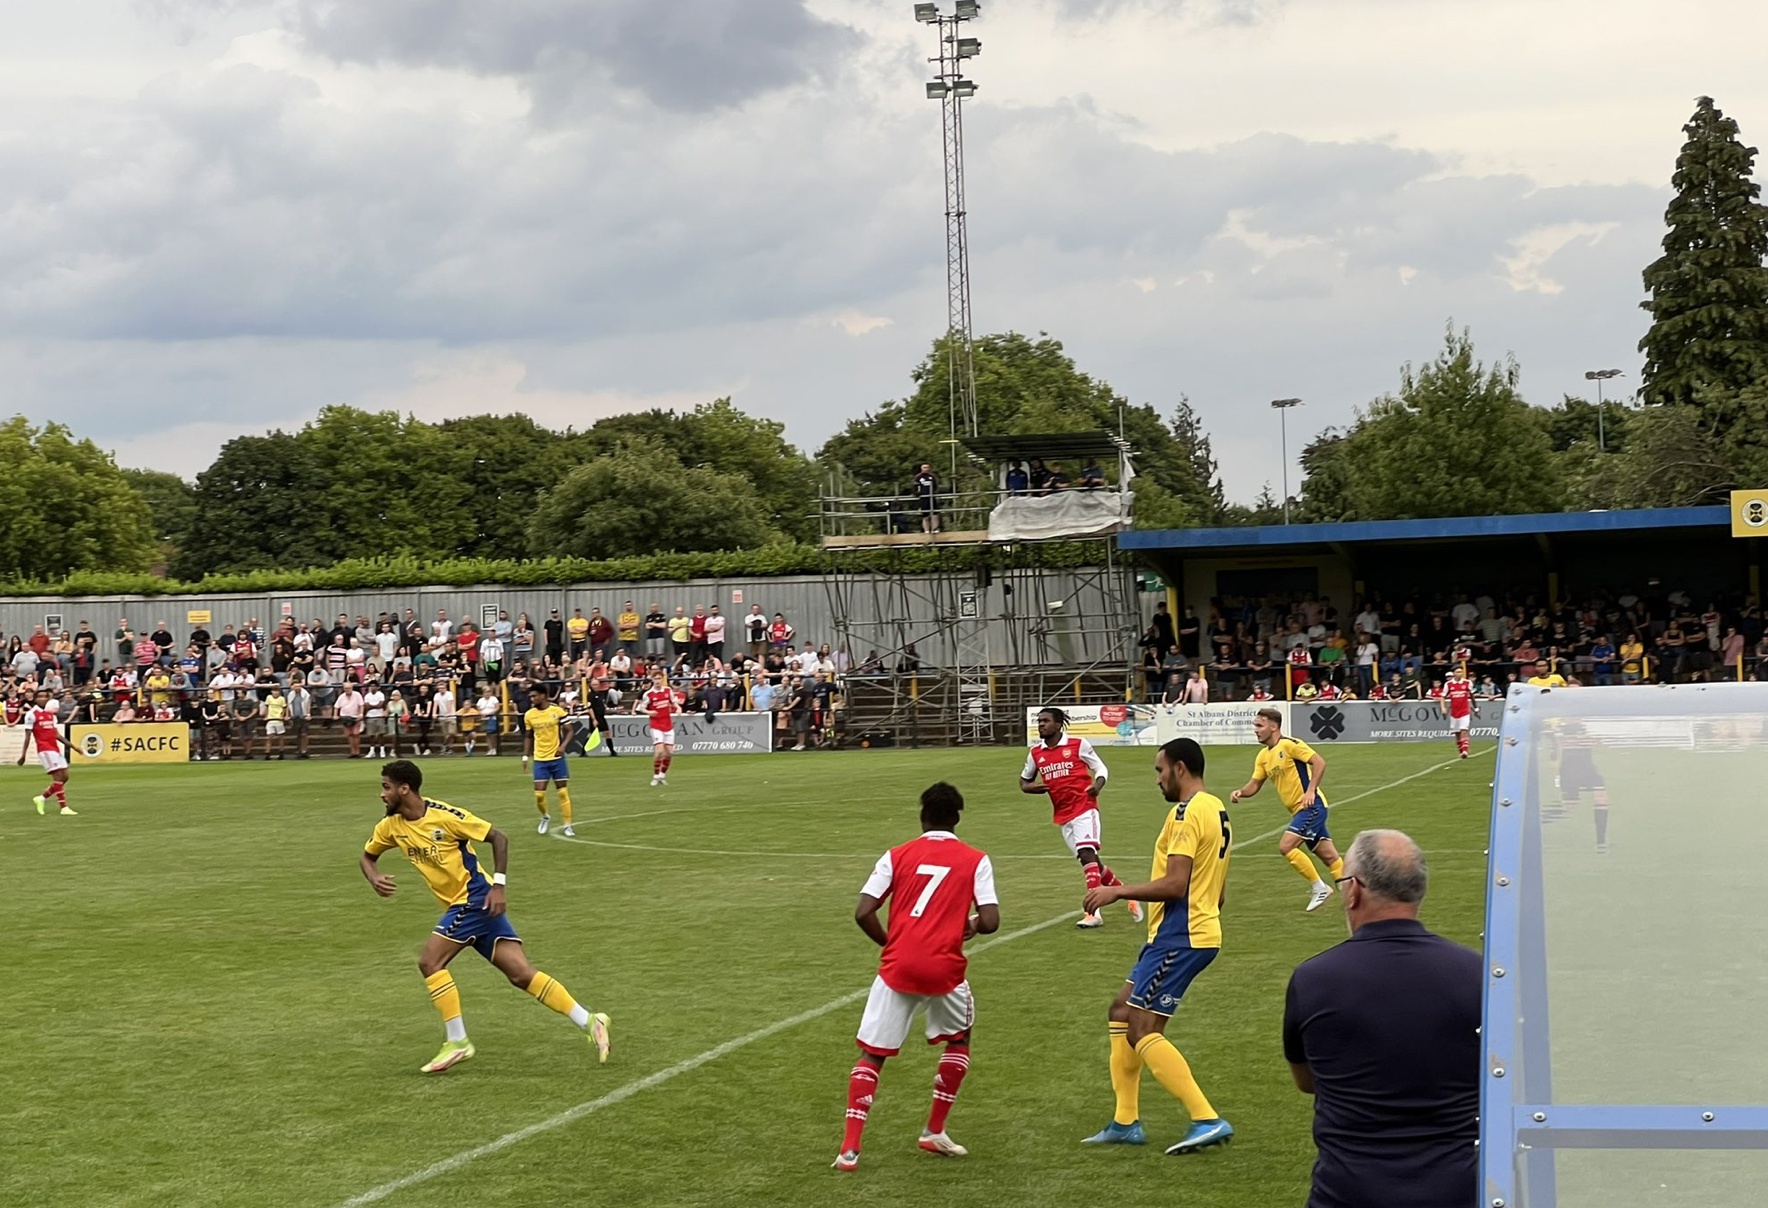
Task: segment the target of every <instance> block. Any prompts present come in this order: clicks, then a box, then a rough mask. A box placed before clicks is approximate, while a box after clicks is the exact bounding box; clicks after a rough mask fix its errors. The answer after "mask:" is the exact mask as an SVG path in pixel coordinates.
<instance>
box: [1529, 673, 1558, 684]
mask: <svg viewBox="0 0 1768 1208" xmlns="http://www.w3.org/2000/svg"><path fill="white" fill-rule="evenodd" d="M1529 684H1530V685H1531V686H1532V687H1536V688H1563V687H1565V676H1563V675H1560V674H1559V673H1558V672H1557V671H1556V672H1554V673H1553V674H1552V675H1531V676H1529Z"/></svg>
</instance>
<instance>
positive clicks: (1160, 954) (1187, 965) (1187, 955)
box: [1129, 944, 1221, 1016]
mask: <svg viewBox="0 0 1768 1208" xmlns="http://www.w3.org/2000/svg"><path fill="white" fill-rule="evenodd" d="M1220 951H1221V949H1220V948H1173V947H1169V946H1167V945H1165V944H1147V945H1144V946H1143V948H1142V955H1141V956H1139V957H1137V958H1136V967H1135V968H1134V969H1131V970H1130V976H1129V983H1130V997H1129V1003H1130V1006H1132V1007H1138V1008H1140V1009H1141V1010H1144V1011H1152V1012H1153V1013H1154V1014H1156V1015H1167V1016H1170V1015H1171V1014H1172V1013H1173V1012H1174V1011H1176V1010H1178V1008H1179V1000H1180V999H1182V998H1184V997H1185V991H1186V990H1188V989H1189V988H1190V986H1191V983H1192V981H1194V980H1195V979H1196V977H1197V975H1198V974H1199V973H1202V972H1203V971H1204V970H1205V969H1207V968H1209V962H1211V961H1213V960H1214V959H1215V958H1216V953H1218V952H1220Z"/></svg>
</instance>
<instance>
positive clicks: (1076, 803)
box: [1019, 705, 1142, 928]
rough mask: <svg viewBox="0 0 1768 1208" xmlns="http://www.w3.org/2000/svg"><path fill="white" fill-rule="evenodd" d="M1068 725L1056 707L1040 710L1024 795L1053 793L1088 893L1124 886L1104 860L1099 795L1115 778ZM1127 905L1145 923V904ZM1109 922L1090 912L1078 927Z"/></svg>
mask: <svg viewBox="0 0 1768 1208" xmlns="http://www.w3.org/2000/svg"><path fill="white" fill-rule="evenodd" d="M1067 725H1068V714H1066V713H1064V712H1063V711H1062V710H1060V709H1058V708H1056V707H1055V706H1054V705H1051V706H1050V707H1049V708H1047V709H1040V710H1038V715H1037V736H1038V741H1037V745H1035V746H1033V747H1032V748H1031V751H1030V752H1029V753H1028V754H1027V755H1026V756H1025V766H1024V767H1023V768H1022V769H1020V772H1019V791H1020V792H1022V793H1048V794H1049V795H1050V809H1051V811H1052V818H1051V821H1053V822H1054V823H1055V824H1056V825H1057V826H1058V827H1060V828H1061V830H1062V841H1063V842H1064V843H1066V844H1068V850H1069V851H1070V852H1071V853H1073V855H1074V856H1075V858H1076V859H1078V860H1079V861H1080V867H1081V872H1082V873H1084V874H1085V875H1086V878H1087V888H1088V889H1097V888H1099V886H1101V885H1121V884H1123V882H1122V881H1119V880H1118V879H1117V876H1116V874H1114V873H1113V872H1112V871H1111V869H1109V868H1108V867H1106V866H1105V865H1104V864H1101V863H1100V862H1099V793H1100V792H1101V791H1102V790H1103V789H1104V788H1105V781H1106V779H1107V778H1108V777H1109V775H1110V774H1109V773H1108V772H1107V771H1106V770H1105V761H1104V760H1102V759H1100V758H1099V756H1098V753H1097V752H1095V751H1094V750H1093V744H1092V743H1090V742H1088V741H1087V740H1086V739H1084V738H1069V737H1068V736H1067V735H1066V734H1064V733H1063V729H1064V728H1065V727H1066V726H1067ZM1126 901H1127V900H1126ZM1127 904H1128V906H1129V908H1130V917H1132V918H1134V919H1135V920H1136V921H1137V922H1141V920H1142V907H1141V905H1140V904H1139V903H1137V902H1127ZM1104 922H1105V920H1104V919H1102V918H1100V917H1099V916H1098V915H1096V914H1087V915H1082V916H1081V920H1080V922H1078V923H1076V924H1075V926H1076V927H1088V928H1091V927H1098V926H1102V925H1103V924H1104Z"/></svg>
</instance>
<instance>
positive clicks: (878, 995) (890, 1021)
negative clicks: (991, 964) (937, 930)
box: [858, 977, 976, 1057]
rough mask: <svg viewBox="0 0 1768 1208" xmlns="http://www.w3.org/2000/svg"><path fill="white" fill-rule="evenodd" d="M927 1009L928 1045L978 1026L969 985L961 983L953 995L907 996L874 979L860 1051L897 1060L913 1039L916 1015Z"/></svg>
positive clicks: (862, 1021) (861, 1027)
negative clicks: (910, 1032)
mask: <svg viewBox="0 0 1768 1208" xmlns="http://www.w3.org/2000/svg"><path fill="white" fill-rule="evenodd" d="M923 1006H925V1007H926V1008H927V1043H928V1044H940V1043H942V1042H944V1041H947V1040H950V1039H952V1038H953V1037H954V1036H959V1035H962V1034H963V1033H965V1032H968V1031H969V1030H970V1027H971V1025H973V1024H974V1023H975V1022H976V1000H975V999H974V998H972V997H971V995H970V983H969V982H967V981H962V982H959V983H958V985H957V988H956V989H954V990H953V991H952V992H951V993H950V994H938V995H932V994H903V993H901V992H900V991H897V990H892V989H891V988H890V987H889V986H887V985H885V984H884V979H883V978H882V977H874V978H873V979H872V992H871V993H870V994H868V995H866V1010H865V1014H863V1015H861V1016H860V1020H859V1037H858V1039H859V1047H860V1048H862V1049H864V1050H865V1051H866V1052H868V1053H876V1054H877V1055H878V1056H880V1057H894V1056H896V1054H897V1053H899V1052H901V1051H902V1044H903V1041H905V1040H907V1039H908V1038H909V1025H910V1024H911V1023H913V1022H914V1017H915V1012H916V1011H917V1010H919V1009H920V1008H921V1007H923Z"/></svg>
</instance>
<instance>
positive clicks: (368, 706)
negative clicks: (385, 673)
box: [362, 684, 387, 759]
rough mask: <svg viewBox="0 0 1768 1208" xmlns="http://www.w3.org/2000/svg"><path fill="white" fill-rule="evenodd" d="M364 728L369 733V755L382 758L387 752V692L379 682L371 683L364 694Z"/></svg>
mask: <svg viewBox="0 0 1768 1208" xmlns="http://www.w3.org/2000/svg"><path fill="white" fill-rule="evenodd" d="M362 716H363V727H362V728H363V730H364V732H365V733H367V735H368V756H369V758H370V759H375V758H380V757H382V756H385V755H386V753H387V745H386V744H387V694H386V693H385V692H382V691H381V686H380V685H379V684H370V685H369V686H368V691H367V692H364V693H363V694H362Z"/></svg>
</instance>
